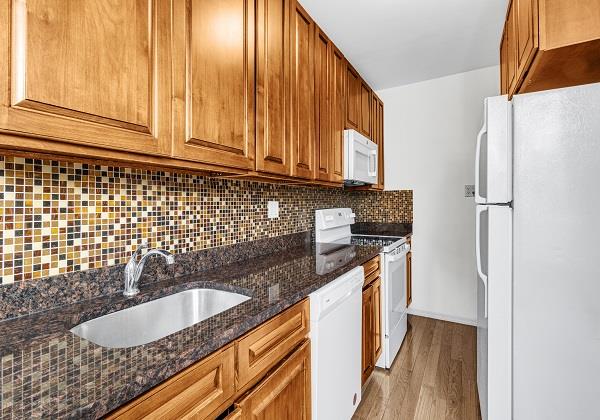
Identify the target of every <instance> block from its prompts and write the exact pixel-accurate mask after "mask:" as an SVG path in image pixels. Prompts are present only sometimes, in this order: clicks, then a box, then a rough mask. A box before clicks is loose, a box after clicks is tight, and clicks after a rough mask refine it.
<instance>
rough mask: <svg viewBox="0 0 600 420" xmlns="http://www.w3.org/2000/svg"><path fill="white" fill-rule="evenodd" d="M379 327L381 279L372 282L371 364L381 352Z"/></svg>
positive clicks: (380, 328)
mask: <svg viewBox="0 0 600 420" xmlns="http://www.w3.org/2000/svg"><path fill="white" fill-rule="evenodd" d="M381 332H382V325H381V278H378V279H377V280H375V281H374V282H373V363H376V362H377V359H379V356H380V355H381V351H382V348H383V347H382V346H381V342H382V336H381Z"/></svg>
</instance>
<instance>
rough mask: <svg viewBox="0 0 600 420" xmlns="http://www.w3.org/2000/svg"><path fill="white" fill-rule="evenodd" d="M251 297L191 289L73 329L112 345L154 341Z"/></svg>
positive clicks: (90, 339)
mask: <svg viewBox="0 0 600 420" xmlns="http://www.w3.org/2000/svg"><path fill="white" fill-rule="evenodd" d="M248 299H250V298H249V297H248V296H244V295H240V294H238V293H232V292H226V291H223V290H214V289H190V290H186V291H183V292H179V293H175V294H173V295H169V296H165V297H163V298H160V299H156V300H153V301H150V302H146V303H142V304H141V305H137V306H133V307H131V308H127V309H123V310H121V311H117V312H113V313H111V314H108V315H104V316H101V317H98V318H94V319H91V320H89V321H87V322H84V323H82V324H79V325H77V326H76V327H73V328H72V329H71V332H72V333H73V334H75V335H77V336H79V337H81V338H84V339H86V340H88V341H91V342H92V343H95V344H98V345H100V346H103V347H109V348H127V347H134V346H140V345H142V344H147V343H151V342H152V341H156V340H158V339H161V338H163V337H166V336H168V335H170V334H173V333H176V332H177V331H181V330H183V329H185V328H187V327H191V326H192V325H194V324H196V323H198V322H200V321H202V320H205V319H207V318H210V317H211V316H214V315H216V314H218V313H220V312H223V311H226V310H227V309H229V308H232V307H234V306H236V305H239V304H240V303H242V302H245V301H246V300H248Z"/></svg>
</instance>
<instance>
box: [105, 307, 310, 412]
mask: <svg viewBox="0 0 600 420" xmlns="http://www.w3.org/2000/svg"><path fill="white" fill-rule="evenodd" d="M309 325H310V320H309V302H308V299H305V300H304V301H302V302H300V303H297V304H296V305H294V306H292V307H291V308H289V309H287V310H286V311H284V312H282V313H281V314H279V315H277V316H275V317H273V318H272V319H270V320H269V321H267V322H265V323H264V324H262V325H260V326H258V327H257V328H255V329H254V330H252V331H250V332H248V333H247V334H246V335H244V336H242V337H241V338H239V339H238V340H236V341H235V342H234V343H231V344H229V345H228V346H226V347H224V348H223V349H220V350H218V351H216V352H215V353H213V354H212V355H210V356H208V357H207V358H205V359H204V360H201V361H199V362H197V363H195V364H194V365H192V366H190V367H188V368H187V369H185V370H184V371H182V372H180V373H178V374H176V375H175V376H173V377H172V378H170V379H168V380H167V381H165V382H164V383H162V384H160V385H158V386H156V387H155V388H153V389H152V390H150V391H148V392H147V393H146V394H144V395H142V396H140V397H138V398H136V399H135V400H133V401H131V402H130V403H128V404H126V405H125V406H123V407H121V408H119V409H117V410H115V411H113V412H112V413H110V414H109V415H108V416H106V418H107V419H132V420H133V419H136V420H137V419H157V420H158V419H160V420H168V419H195V420H201V419H215V418H219V419H222V418H227V419H259V418H260V419H290V420H294V419H298V420H305V419H310V413H311V398H310V389H311V382H310V377H311V376H310V340H309V339H308V333H309ZM225 415H226V416H227V417H224V416H225Z"/></svg>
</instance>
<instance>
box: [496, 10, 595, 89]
mask: <svg viewBox="0 0 600 420" xmlns="http://www.w3.org/2000/svg"><path fill="white" fill-rule="evenodd" d="M599 51H600V0H573V1H565V0H512V1H511V2H510V3H509V6H508V11H507V17H506V22H505V26H504V35H503V39H502V44H501V46H500V59H501V60H500V63H501V67H500V69H501V72H502V75H501V81H502V87H503V89H502V91H503V92H505V93H508V94H509V96H512V95H513V94H515V93H525V92H535V91H540V90H546V89H555V88H560V87H567V86H575V85H580V84H586V83H594V82H600V59H599V58H598V57H599V56H600V54H599Z"/></svg>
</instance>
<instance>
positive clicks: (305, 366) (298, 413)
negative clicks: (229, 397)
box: [232, 340, 311, 420]
mask: <svg viewBox="0 0 600 420" xmlns="http://www.w3.org/2000/svg"><path fill="white" fill-rule="evenodd" d="M310 386H311V385H310V341H309V340H306V341H305V342H304V344H302V345H301V346H300V347H299V348H298V349H297V350H296V351H295V352H294V353H292V355H291V356H289V357H288V358H287V359H286V360H285V361H284V362H283V363H282V364H281V365H279V367H277V368H276V369H275V370H274V371H272V372H271V373H270V374H269V375H267V376H266V377H265V379H263V381H262V382H261V383H259V384H258V386H256V387H255V388H254V389H253V390H252V391H250V392H249V393H248V394H247V395H246V396H245V397H244V398H243V399H242V400H241V401H240V402H239V403H237V404H236V406H237V408H236V411H234V412H233V413H232V414H233V416H234V417H232V418H239V419H242V420H250V419H286V420H307V419H310V415H311V406H310ZM236 416H237V417H236Z"/></svg>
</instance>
